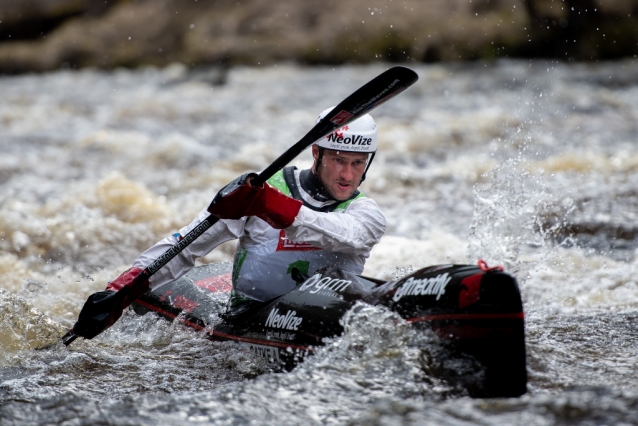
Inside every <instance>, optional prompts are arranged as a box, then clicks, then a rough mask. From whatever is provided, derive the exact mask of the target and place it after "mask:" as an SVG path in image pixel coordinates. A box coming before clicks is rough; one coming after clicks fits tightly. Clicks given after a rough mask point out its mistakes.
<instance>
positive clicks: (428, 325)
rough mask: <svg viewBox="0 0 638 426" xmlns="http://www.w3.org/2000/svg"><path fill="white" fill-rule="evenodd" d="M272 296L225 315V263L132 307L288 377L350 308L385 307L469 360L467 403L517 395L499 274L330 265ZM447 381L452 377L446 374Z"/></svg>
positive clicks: (517, 340) (335, 331)
mask: <svg viewBox="0 0 638 426" xmlns="http://www.w3.org/2000/svg"><path fill="white" fill-rule="evenodd" d="M295 272H296V273H297V276H294V275H293V278H294V279H295V281H297V283H298V285H297V286H296V288H294V289H293V290H291V291H290V292H289V293H286V294H284V295H282V296H279V297H277V298H275V299H273V300H270V301H267V302H259V303H255V304H251V305H250V306H249V307H248V308H246V309H244V310H243V311H241V312H228V311H227V310H226V301H227V300H228V298H229V293H230V291H231V289H232V277H231V266H230V264H211V265H205V266H200V267H196V268H193V269H192V270H191V271H190V272H189V273H188V274H186V275H185V276H183V277H181V278H180V279H178V280H175V281H173V282H172V283H169V284H166V285H164V286H162V287H160V288H158V289H156V290H154V291H152V292H148V293H146V294H144V295H143V296H142V297H140V298H138V299H137V300H136V302H135V303H134V304H133V309H134V310H135V312H137V313H138V314H146V313H148V312H149V311H153V312H156V313H158V314H160V315H161V316H163V317H165V318H168V319H170V320H175V319H176V320H178V321H180V322H182V323H183V324H185V325H187V326H189V327H192V328H194V329H196V330H200V331H202V332H204V333H206V336H207V337H208V338H209V339H211V340H215V341H229V340H230V341H235V342H238V343H239V344H241V345H242V346H245V347H246V348H247V349H248V350H249V351H251V352H252V353H255V354H257V355H259V356H262V357H263V358H264V359H266V360H267V361H268V362H270V363H272V364H274V365H275V366H276V367H278V368H281V369H285V370H290V369H292V368H294V367H295V365H297V364H298V363H299V362H302V361H303V359H304V358H305V357H306V356H308V355H310V354H312V353H313V351H314V350H315V348H316V347H317V346H321V345H322V342H323V340H324V339H326V338H332V337H335V336H338V335H340V334H341V333H342V332H343V326H342V325H341V323H340V320H341V318H342V317H343V316H344V315H345V314H346V313H347V312H348V311H349V310H350V309H352V308H353V307H354V306H355V304H356V303H361V302H363V303H367V304H371V305H380V306H385V307H387V308H388V309H390V310H392V311H394V312H396V313H397V314H398V315H400V316H401V317H402V318H403V319H404V320H405V321H406V322H407V323H409V324H411V326H412V327H416V328H417V329H420V330H426V329H427V330H432V331H434V332H435V333H436V334H437V335H438V336H439V337H440V338H441V340H442V341H443V342H444V343H445V348H446V351H449V353H450V354H452V353H454V354H461V355H462V356H464V357H469V358H471V359H472V360H473V362H475V363H477V365H478V366H480V368H481V369H482V370H483V371H482V374H473V375H472V377H475V378H479V379H476V380H475V382H474V383H464V386H465V387H466V389H467V390H468V392H469V394H470V396H472V397H516V396H520V395H522V394H524V393H525V392H526V390H527V370H526V360H525V331H524V312H523V305H522V302H521V296H520V291H519V288H518V283H517V281H516V279H515V278H514V277H513V276H512V275H510V274H508V273H506V272H504V271H503V270H502V268H500V267H496V268H489V267H487V265H486V264H485V262H482V261H479V263H478V265H476V266H474V265H436V266H430V267H427V268H424V269H421V270H418V271H416V272H414V273H412V274H410V275H408V276H405V277H402V278H401V279H398V280H396V281H387V282H386V281H382V280H377V279H373V278H369V277H364V276H361V275H356V274H353V273H351V272H348V271H345V270H341V269H338V268H334V267H328V268H325V269H322V270H319V271H317V272H316V273H315V274H314V275H312V276H303V275H301V274H300V273H299V272H298V271H295V270H293V274H294V273H295ZM452 375H453V373H452Z"/></svg>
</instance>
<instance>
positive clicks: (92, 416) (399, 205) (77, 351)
mask: <svg viewBox="0 0 638 426" xmlns="http://www.w3.org/2000/svg"><path fill="white" fill-rule="evenodd" d="M387 67H388V65H384V64H376V65H366V66H339V67H328V66H322V67H312V68H306V67H300V66H293V65H285V64H280V65H278V66H269V67H262V68H232V69H230V70H229V71H228V72H227V74H216V72H217V71H215V70H208V71H206V70H196V71H194V72H189V71H188V70H187V69H186V68H185V67H183V66H181V65H171V66H169V67H166V68H163V69H157V68H145V69H139V70H115V71H110V72H106V71H100V70H93V69H87V70H82V71H72V70H61V71H58V72H52V73H48V74H29V75H20V76H4V77H0V150H1V152H2V155H1V156H0V345H1V348H2V352H1V353H0V423H2V424H3V425H28V424H29V425H30V424H55V425H58V424H65V425H85V424H86V425H88V424H108V425H133V424H135V425H156V424H162V425H184V424H215V425H217V424H220V425H226V424H228V425H230V424H233V425H235V424H273V425H274V424H277V425H283V424H291V425H293V424H338V425H346V424H348V425H359V424H361V425H363V424H366V425H367V424H378V425H382V424H383V425H395V424H396V425H399V424H401V425H417V424H418V425H429V424H431V425H471V424H498V425H510V424H527V425H548V424H584V425H590V424H591V425H594V424H596V425H597V424H635V423H634V422H635V421H636V419H638V373H637V372H636V371H637V367H638V365H637V364H638V362H637V360H638V331H637V329H636V327H635V325H636V323H637V321H638V283H637V280H636V276H637V275H638V265H637V263H636V253H637V252H636V250H637V249H638V239H637V232H638V189H636V188H638V144H637V141H638V61H635V60H627V61H621V62H615V63H599V64H582V63H580V64H579V63H577V64H566V63H559V62H555V61H544V60H535V61H528V60H506V61H498V62H492V63H484V62H474V63H467V64H456V65H423V64H417V65H410V67H411V68H413V69H414V70H415V71H416V72H417V73H418V74H419V76H420V79H419V81H418V82H417V83H416V85H415V86H413V87H412V88H410V89H409V90H408V91H406V92H405V93H403V94H401V95H400V96H398V97H396V98H394V99H392V100H391V101H390V102H388V103H386V104H384V105H382V106H381V107H379V108H378V109H377V110H375V111H374V112H373V116H374V117H375V119H376V121H377V124H378V126H379V129H380V149H379V153H378V154H377V156H376V158H375V160H374V163H373V165H372V167H371V170H370V172H369V174H368V179H367V180H366V182H365V183H364V184H363V186H362V190H363V191H364V192H365V193H366V194H367V195H369V196H371V197H373V198H375V199H376V200H377V202H378V203H379V205H380V206H381V208H382V210H383V211H384V213H385V215H386V217H387V219H388V229H387V232H386V235H385V236H384V238H383V240H382V241H381V243H380V244H379V245H378V246H377V247H375V249H374V251H373V253H372V256H371V258H370V260H369V261H368V263H367V265H366V269H365V271H364V273H365V274H366V275H369V276H373V277H377V278H383V279H391V278H393V277H399V276H402V275H404V274H406V273H408V272H410V271H414V270H417V269H419V268H422V267H425V266H429V265H434V264H440V263H472V264H474V263H475V262H476V261H477V259H479V258H482V259H485V260H486V261H487V262H488V263H489V264H490V265H503V266H504V267H505V268H506V270H507V271H509V272H510V273H512V274H513V275H515V276H516V277H517V279H518V281H519V284H520V288H521V293H522V297H523V302H524V307H525V312H526V339H527V361H528V374H529V384H528V390H529V391H528V393H527V394H526V395H524V396H522V397H520V398H512V399H484V400H481V399H472V398H469V397H468V396H466V395H465V394H463V392H462V391H459V390H458V389H455V388H454V387H452V386H450V385H449V384H448V383H446V382H445V381H444V380H442V379H440V378H437V377H436V376H433V375H431V374H429V373H428V371H427V369H425V368H423V353H424V352H426V353H427V352H428V351H430V352H433V351H436V350H437V344H436V342H435V341H434V339H433V338H432V337H430V336H423V335H420V334H418V333H416V332H415V331H414V330H413V329H411V328H410V327H407V326H406V327H397V326H396V324H395V317H394V316H392V315H391V314H390V313H388V312H386V311H384V310H382V309H379V308H372V307H369V308H367V309H362V310H361V311H360V312H358V313H356V314H355V313H353V314H352V317H351V318H350V319H349V323H348V326H347V327H346V332H345V334H344V335H343V336H341V337H338V338H335V339H334V340H332V341H330V342H329V344H328V345H327V346H325V347H323V348H321V349H320V350H319V351H318V352H317V354H316V355H315V356H313V357H311V358H309V359H308V360H307V361H306V362H305V363H304V364H302V365H301V366H299V367H297V368H296V369H295V370H293V371H292V372H288V373H279V372H273V371H270V370H269V367H268V366H267V365H264V364H263V363H262V362H261V361H260V360H259V359H255V358H251V356H250V354H248V353H246V352H242V351H238V350H237V348H236V347H235V346H234V345H233V344H230V343H212V342H210V341H208V340H206V339H205V338H204V337H203V336H201V335H200V334H198V333H196V332H194V331H191V330H189V329H185V328H184V327H183V326H182V325H180V324H177V323H168V322H166V321H164V320H160V319H158V318H157V317H154V316H153V315H146V316H143V317H138V316H136V315H134V314H133V313H132V312H126V313H125V315H124V316H123V317H122V319H121V320H120V321H119V322H118V323H117V324H116V325H114V326H113V327H112V328H111V329H109V330H108V331H107V332H105V333H103V334H102V335H100V336H98V337H97V338H95V339H93V340H91V341H88V340H87V341H84V340H82V339H78V340H77V341H76V342H74V343H73V344H72V345H71V346H69V347H68V348H65V347H63V346H61V345H55V346H53V347H52V348H49V349H40V348H42V347H44V346H46V345H49V344H51V343H54V342H55V341H56V339H57V337H59V336H61V335H62V334H64V333H65V332H66V330H67V329H68V328H69V327H70V326H72V324H73V323H74V321H75V319H76V318H77V314H78V313H79V310H80V308H81V307H82V304H83V303H84V301H85V299H86V298H87V297H88V296H89V295H90V294H91V293H93V292H95V291H99V290H102V289H103V288H104V287H105V284H106V282H107V281H108V280H110V279H113V278H114V277H116V276H117V275H118V274H119V273H120V272H122V271H123V270H125V269H126V268H128V266H129V265H130V264H131V262H132V261H133V260H134V258H135V257H136V256H137V255H138V254H139V253H140V252H141V251H143V250H144V249H145V248H147V247H148V246H149V245H151V244H152V243H154V242H155V241H157V240H158V239H160V238H162V237H163V236H165V235H167V234H169V233H172V232H175V230H176V229H178V228H180V227H181V226H183V225H185V224H186V223H188V222H189V221H190V220H191V218H192V217H194V215H195V214H196V213H197V212H198V211H199V210H200V209H201V208H203V207H205V206H206V205H208V203H209V201H210V199H211V198H212V197H213V196H214V194H215V193H216V191H217V190H218V189H219V188H221V187H222V186H223V185H224V184H226V183H227V182H229V181H230V180H232V179H233V178H235V177H236V176H238V175H239V174H240V173H243V172H245V171H260V170H262V169H263V168H264V167H265V166H266V165H268V164H269V163H270V162H271V161H272V160H274V159H275V158H276V157H277V156H278V155H279V153H281V152H283V151H284V150H285V149H286V148H287V147H289V146H290V145H291V144H293V143H295V142H296V141H297V140H299V139H300V138H301V137H302V136H303V135H304V134H305V133H306V132H307V131H308V130H309V129H310V128H311V127H312V126H313V124H314V120H315V118H316V116H317V114H318V113H319V112H320V111H322V110H323V109H324V108H326V107H328V106H331V105H334V104H336V103H338V102H339V101H341V100H342V99H343V98H344V97H345V96H347V95H348V94H350V93H351V92H353V91H354V90H355V89H356V88H358V87H360V86H361V85H362V84H364V83H365V82H367V81H368V80H370V79H371V78H373V77H374V76H376V75H377V74H379V73H380V72H382V71H383V70H384V69H386V68H387ZM310 160H311V156H310V153H309V151H306V152H304V153H302V154H301V155H300V157H299V158H298V159H297V161H295V164H297V165H298V166H300V167H307V166H309V165H310ZM233 250H234V244H229V243H227V244H225V245H224V246H222V247H220V248H219V249H217V250H215V251H213V252H212V253H211V254H209V255H208V256H207V257H206V258H204V259H202V260H201V262H202V263H211V262H227V261H230V260H231V259H232V254H233Z"/></svg>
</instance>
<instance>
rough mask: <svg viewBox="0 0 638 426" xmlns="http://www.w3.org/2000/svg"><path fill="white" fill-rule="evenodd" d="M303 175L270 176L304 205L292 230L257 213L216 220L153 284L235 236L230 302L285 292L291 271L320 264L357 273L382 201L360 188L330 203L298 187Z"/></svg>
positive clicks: (378, 232)
mask: <svg viewBox="0 0 638 426" xmlns="http://www.w3.org/2000/svg"><path fill="white" fill-rule="evenodd" d="M300 178H301V179H306V181H312V179H315V178H314V176H313V175H311V173H310V171H309V170H303V171H299V170H297V169H296V168H295V167H286V168H285V169H284V170H281V171H279V172H278V173H277V174H275V175H274V176H273V177H272V178H270V179H269V180H268V183H269V184H270V185H272V186H274V187H275V188H277V189H278V190H279V191H281V192H282V193H284V194H286V195H288V196H291V197H294V198H296V199H298V200H301V201H302V202H303V206H302V207H301V209H300V211H299V214H298V215H297V217H296V218H295V220H294V222H293V224H292V225H291V226H290V227H288V228H286V229H284V230H279V229H274V228H272V227H271V226H270V225H268V224H267V223H266V222H264V221H263V220H261V219H259V218H258V217H254V216H251V217H243V218H241V219H239V220H219V221H218V222H217V223H216V224H215V225H213V226H212V227H211V228H210V229H208V230H207V231H206V232H205V233H204V234H203V235H201V236H200V237H199V238H198V239H197V240H195V241H194V242H193V243H191V244H190V245H189V246H188V247H186V248H185V249H184V250H183V251H182V252H181V253H179V254H178V255H177V256H176V257H175V258H173V259H172V260H171V261H170V262H168V264H166V265H165V266H164V267H163V268H162V269H160V270H159V271H157V272H156V273H155V274H154V275H153V276H152V277H151V280H150V284H151V289H153V290H154V289H156V288H158V287H160V286H162V285H164V284H166V283H169V282H171V281H173V280H176V279H177V278H179V277H181V276H182V275H184V274H185V273H186V272H188V271H189V270H190V269H191V268H192V267H193V266H194V265H195V260H196V259H197V258H199V257H203V256H205V255H207V254H208V253H209V252H210V251H212V250H213V249H214V248H215V247H217V246H218V245H220V244H221V243H223V242H226V241H229V240H232V239H237V238H238V239H239V242H238V245H237V252H236V254H235V259H234V264H233V277H232V279H233V293H232V301H233V303H236V302H242V301H244V300H246V299H248V300H250V299H252V300H257V301H266V300H269V299H272V298H274V297H277V296H280V295H282V294H285V293H287V292H289V291H290V290H292V289H293V288H295V285H296V284H297V283H296V282H295V280H294V279H293V277H292V274H291V272H292V269H293V268H297V269H298V270H299V271H300V272H302V273H303V274H306V275H307V274H311V275H312V274H313V273H314V272H315V271H316V270H317V269H320V268H323V267H325V266H337V267H339V268H342V269H345V270H348V271H351V272H354V273H355V274H360V273H362V272H363V267H364V265H365V261H366V259H367V258H368V257H369V256H370V250H372V247H374V245H375V244H377V243H378V242H379V241H380V240H381V237H382V236H383V233H384V232H385V228H386V220H385V217H384V216H383V214H382V213H381V210H379V206H378V205H377V203H376V202H375V201H374V200H372V199H370V198H367V197H366V196H364V195H363V194H362V193H359V192H358V191H357V192H355V194H354V195H353V196H352V197H351V199H350V200H347V201H344V202H338V201H334V200H328V199H326V198H325V197H322V196H321V195H319V194H318V193H317V192H316V191H313V190H312V189H310V190H309V189H308V188H310V187H311V185H310V186H309V185H308V184H302V182H301V181H300ZM312 192H315V194H314V196H313V195H311V193H312ZM208 215H209V213H208V211H207V210H205V209H204V210H203V211H202V212H201V213H199V215H198V216H197V217H196V218H195V220H193V221H192V222H191V223H190V224H189V225H188V226H186V227H184V228H182V229H181V230H180V231H179V233H178V234H174V235H171V236H170V237H166V238H164V239H163V240H161V241H159V242H158V243H157V244H155V245H154V246H153V247H151V248H149V249H148V250H146V251H145V252H144V253H142V254H141V255H140V257H138V258H137V259H136V260H135V262H134V264H133V266H134V267H138V268H145V267H146V266H148V265H150V264H151V263H152V262H153V261H154V260H155V259H157V258H158V257H159V256H160V255H161V254H163V253H164V252H165V251H166V250H168V249H169V248H170V247H171V246H173V245H174V244H175V243H176V242H177V241H178V240H179V239H180V238H182V236H183V235H186V234H187V233H188V232H189V231H190V230H191V229H193V228H194V227H196V226H197V225H198V224H199V223H201V221H203V220H204V219H205V218H206V217H208Z"/></svg>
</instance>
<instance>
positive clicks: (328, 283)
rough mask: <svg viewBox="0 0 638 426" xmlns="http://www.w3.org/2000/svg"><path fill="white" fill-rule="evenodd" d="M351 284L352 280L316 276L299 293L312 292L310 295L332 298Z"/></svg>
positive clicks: (305, 283)
mask: <svg viewBox="0 0 638 426" xmlns="http://www.w3.org/2000/svg"><path fill="white" fill-rule="evenodd" d="M350 284H352V281H350V280H342V279H339V278H332V277H324V276H323V275H321V274H315V275H313V276H312V277H310V278H309V279H308V280H306V281H305V282H304V283H303V284H302V285H301V287H299V291H306V290H310V291H309V293H310V294H317V293H319V294H322V295H325V296H332V295H334V293H341V292H343V291H344V290H345V289H346V288H348V286H349V285H350Z"/></svg>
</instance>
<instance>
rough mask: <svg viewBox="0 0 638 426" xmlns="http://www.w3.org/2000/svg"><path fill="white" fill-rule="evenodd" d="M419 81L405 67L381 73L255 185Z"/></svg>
mask: <svg viewBox="0 0 638 426" xmlns="http://www.w3.org/2000/svg"><path fill="white" fill-rule="evenodd" d="M418 79H419V76H418V75H417V74H416V73H415V72H414V71H412V70H411V69H409V68H405V67H393V68H390V69H389V70H387V71H385V72H383V73H381V74H379V75H378V76H377V77H375V78H374V79H372V80H370V81H369V82H368V83H366V84H365V85H363V86H362V87H361V88H359V89H358V90H357V91H355V92H354V93H353V94H351V95H350V96H348V97H347V98H346V99H344V100H343V101H342V102H341V103H340V104H338V105H337V106H336V107H334V108H333V109H332V111H330V112H329V113H328V114H327V115H326V116H325V117H324V118H323V119H322V120H321V121H320V122H319V123H317V124H316V125H315V127H313V128H312V129H310V131H309V132H308V133H307V134H306V135H305V136H304V137H303V138H301V140H300V141H299V142H297V143H296V144H294V145H293V146H292V147H290V148H289V149H288V150H287V151H286V152H284V153H283V154H281V155H280V156H279V158H277V159H276V160H275V161H274V162H273V163H272V164H271V165H270V166H268V167H267V168H266V169H264V171H262V172H261V173H260V174H259V176H257V177H256V178H255V179H254V180H253V181H252V182H253V185H256V186H259V185H262V184H263V183H264V182H266V181H267V180H268V179H270V178H271V177H272V176H273V175H274V174H275V173H277V172H278V171H279V170H281V169H283V168H284V167H285V166H286V164H288V163H289V162H290V161H292V160H293V159H294V158H295V157H297V156H298V155H299V154H300V153H301V151H303V150H304V149H306V148H308V147H309V146H310V145H312V144H313V143H314V142H316V141H317V140H319V139H320V138H322V137H324V136H326V135H328V134H330V133H332V132H334V131H335V130H337V129H339V128H341V127H343V126H345V125H346V124H348V123H350V122H352V121H354V120H356V119H357V118H359V117H361V116H362V115H364V114H367V113H369V112H370V111H372V110H373V109H375V108H376V107H378V106H379V105H381V104H382V103H384V102H386V101H388V100H390V99H391V98H393V97H394V96H396V95H398V94H399V93H401V92H403V91H404V90H405V89H407V88H408V87H410V86H412V85H413V84H414V83H415V82H416V81H417V80H418Z"/></svg>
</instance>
